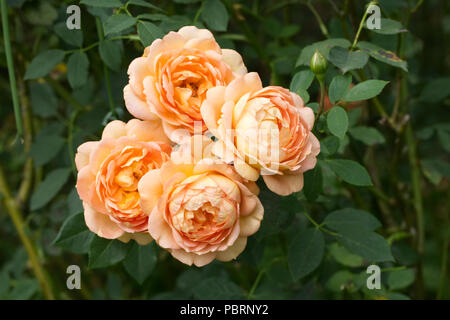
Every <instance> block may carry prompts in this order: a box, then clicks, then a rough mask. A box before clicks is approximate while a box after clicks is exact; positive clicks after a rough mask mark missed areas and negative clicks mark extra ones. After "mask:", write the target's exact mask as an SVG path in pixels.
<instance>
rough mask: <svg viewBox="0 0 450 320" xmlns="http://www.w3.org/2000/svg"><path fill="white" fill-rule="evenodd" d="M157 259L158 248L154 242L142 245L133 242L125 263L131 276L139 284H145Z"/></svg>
mask: <svg viewBox="0 0 450 320" xmlns="http://www.w3.org/2000/svg"><path fill="white" fill-rule="evenodd" d="M156 261H157V257H156V248H155V246H154V244H153V243H150V244H148V245H146V246H141V245H139V244H137V243H136V242H133V245H132V247H131V249H130V251H129V252H128V254H127V257H126V258H125V260H124V261H123V265H124V267H125V270H127V272H128V274H129V275H130V276H132V277H133V278H134V279H135V280H136V281H137V282H138V283H139V284H143V283H144V281H145V280H146V279H147V278H148V277H149V276H150V274H151V273H152V271H153V269H154V268H155V266H156Z"/></svg>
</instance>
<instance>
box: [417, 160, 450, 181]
mask: <svg viewBox="0 0 450 320" xmlns="http://www.w3.org/2000/svg"><path fill="white" fill-rule="evenodd" d="M420 164H421V168H422V171H423V173H424V175H425V176H426V177H427V178H428V179H429V180H430V181H431V183H433V184H435V185H438V184H439V183H440V182H441V180H442V178H443V177H446V178H447V179H450V163H448V162H446V161H443V160H441V159H434V158H432V159H423V160H420Z"/></svg>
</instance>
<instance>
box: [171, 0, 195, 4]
mask: <svg viewBox="0 0 450 320" xmlns="http://www.w3.org/2000/svg"><path fill="white" fill-rule="evenodd" d="M200 1H201V0H173V2H176V3H184V4H188V3H196V2H200Z"/></svg>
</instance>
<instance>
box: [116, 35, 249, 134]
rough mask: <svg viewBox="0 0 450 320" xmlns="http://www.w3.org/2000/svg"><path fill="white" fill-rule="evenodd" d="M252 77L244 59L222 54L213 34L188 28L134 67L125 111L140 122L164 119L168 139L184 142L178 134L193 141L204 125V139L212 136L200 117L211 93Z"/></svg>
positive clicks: (152, 47) (149, 49)
mask: <svg viewBox="0 0 450 320" xmlns="http://www.w3.org/2000/svg"><path fill="white" fill-rule="evenodd" d="M246 72H247V69H246V68H245V65H244V63H243V61H242V58H241V56H240V55H239V53H237V52H236V51H234V50H230V49H221V48H220V47H219V45H218V44H217V42H216V41H215V39H214V36H213V35H212V33H211V32H210V31H209V30H206V29H197V28H196V27H194V26H186V27H183V28H181V29H180V30H179V31H178V32H173V31H171V32H169V33H168V34H167V35H166V36H164V37H163V38H162V39H157V40H155V41H154V42H153V43H152V44H151V45H150V46H149V47H147V48H145V51H144V54H143V56H142V57H139V58H136V59H134V60H133V61H132V62H131V64H130V66H129V68H128V75H129V78H130V79H129V84H128V85H127V86H126V87H125V88H124V99H125V105H126V107H127V109H128V111H129V112H130V113H131V114H132V115H133V116H135V117H136V118H139V119H143V120H149V119H154V118H155V117H159V118H161V120H162V122H163V128H164V130H165V132H166V134H167V136H169V137H170V138H171V139H172V140H174V141H175V142H180V141H181V140H182V138H179V132H175V133H174V130H176V129H183V130H180V131H184V132H185V134H182V135H181V136H182V137H185V136H190V135H192V134H193V133H194V122H196V121H198V122H199V124H200V128H201V132H199V133H200V134H201V133H202V132H204V131H205V130H206V127H205V125H204V123H203V120H202V116H201V114H200V106H201V104H202V102H203V100H204V99H205V98H206V91H207V90H208V89H209V88H212V87H214V86H218V85H227V84H228V83H230V82H231V81H232V80H233V79H234V78H235V77H237V76H240V75H243V74H245V73H246Z"/></svg>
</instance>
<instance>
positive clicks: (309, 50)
mask: <svg viewBox="0 0 450 320" xmlns="http://www.w3.org/2000/svg"><path fill="white" fill-rule="evenodd" d="M350 45H351V43H350V41H348V40H347V39H341V38H333V39H327V40H323V41H319V42H316V43H313V44H311V45H309V46H306V47H304V48H303V50H302V52H301V53H300V56H299V57H298V59H297V62H296V63H295V66H296V67H298V66H309V63H310V61H311V58H312V56H313V54H314V52H316V50H319V52H320V53H321V54H322V55H323V56H324V57H325V58H328V53H329V52H330V50H331V48H333V47H336V46H339V47H343V48H348V47H349V46H350Z"/></svg>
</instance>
